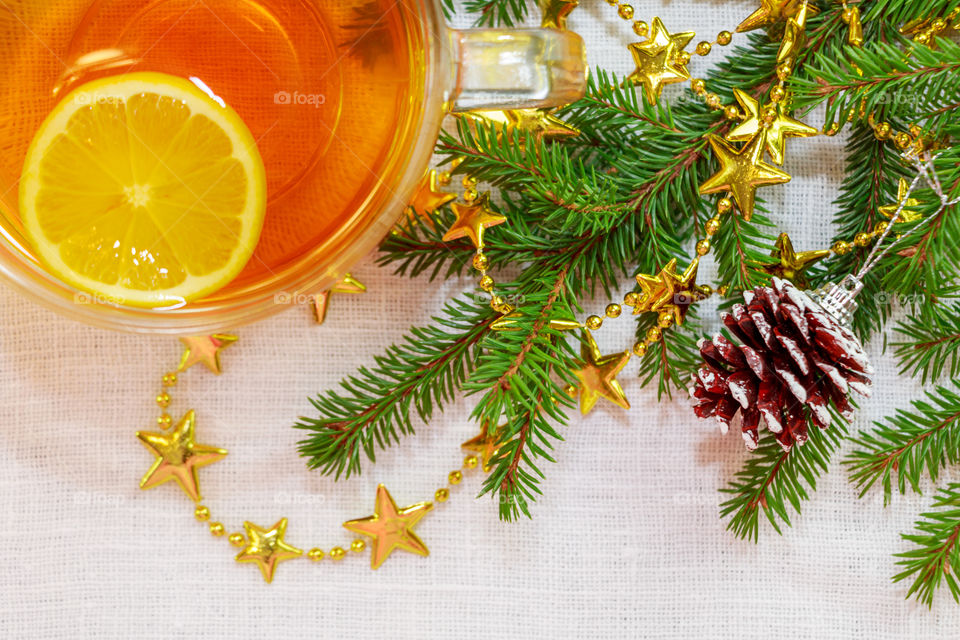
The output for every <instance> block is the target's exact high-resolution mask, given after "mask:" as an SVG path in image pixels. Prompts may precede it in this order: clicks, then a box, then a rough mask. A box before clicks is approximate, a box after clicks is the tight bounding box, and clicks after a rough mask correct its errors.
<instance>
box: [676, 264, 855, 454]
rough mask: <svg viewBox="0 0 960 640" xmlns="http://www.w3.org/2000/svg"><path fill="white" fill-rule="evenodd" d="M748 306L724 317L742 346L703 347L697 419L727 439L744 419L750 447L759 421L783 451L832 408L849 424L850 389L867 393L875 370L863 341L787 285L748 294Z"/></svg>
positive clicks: (717, 342)
mask: <svg viewBox="0 0 960 640" xmlns="http://www.w3.org/2000/svg"><path fill="white" fill-rule="evenodd" d="M743 301H744V303H743V304H736V305H734V306H733V310H732V313H724V314H723V315H722V316H721V318H722V320H723V324H724V325H725V326H726V328H727V329H728V330H729V332H730V333H731V334H732V335H733V336H734V337H735V338H736V339H737V340H738V341H739V342H740V344H736V343H734V342H732V341H731V340H728V339H727V338H726V337H724V336H722V335H716V336H714V338H713V340H709V341H708V340H701V342H700V344H699V347H700V355H702V356H703V359H704V361H705V362H704V365H703V366H702V367H700V370H699V371H698V373H697V379H696V382H695V383H694V388H693V390H692V395H693V397H694V398H695V406H694V411H695V412H696V414H697V415H698V416H699V417H701V418H706V417H708V416H715V417H716V419H717V421H719V422H720V426H721V430H722V431H723V432H724V433H725V432H726V431H727V428H728V427H729V426H730V424H731V422H732V421H733V419H734V418H735V417H736V415H737V414H738V413H739V414H740V418H741V421H740V429H741V431H742V433H743V440H744V442H745V443H746V445H747V448H748V449H755V448H756V447H757V442H758V440H759V428H760V421H761V419H762V420H763V422H765V423H766V425H767V429H769V430H770V431H771V432H772V433H773V434H774V435H775V436H776V438H777V441H778V442H779V443H780V446H782V447H783V448H784V450H789V449H790V448H791V447H792V446H793V444H794V443H795V442H798V443H801V444H802V443H803V442H804V441H805V440H806V439H807V423H808V421H812V422H813V424H815V425H816V426H818V427H820V428H822V429H826V428H827V427H829V426H830V423H831V421H832V415H831V412H830V405H832V406H833V407H834V408H835V409H836V410H837V411H838V412H839V413H840V414H841V415H842V416H843V417H844V418H845V419H848V420H849V418H850V417H851V415H852V412H853V409H852V407H851V406H850V402H849V401H848V398H849V396H850V393H851V391H855V392H857V393H858V394H860V395H862V396H864V397H869V395H870V377H869V376H870V374H872V373H873V368H872V367H871V366H870V362H869V360H868V358H867V355H866V353H864V351H863V346H862V345H861V343H860V340H858V339H857V337H856V336H855V335H853V334H852V333H851V332H850V331H849V330H848V329H846V328H845V327H844V326H843V325H842V324H840V323H839V322H838V321H837V320H836V319H835V318H834V317H833V316H831V315H829V314H828V313H827V312H825V311H824V310H823V308H822V307H821V306H820V305H819V304H817V303H816V302H814V301H813V299H811V298H810V297H808V296H807V294H805V293H804V292H802V291H800V290H799V289H797V288H796V287H795V286H794V285H793V284H791V283H790V282H788V281H786V280H781V279H779V278H773V282H772V286H770V287H757V288H756V289H754V290H753V291H745V292H744V294H743Z"/></svg>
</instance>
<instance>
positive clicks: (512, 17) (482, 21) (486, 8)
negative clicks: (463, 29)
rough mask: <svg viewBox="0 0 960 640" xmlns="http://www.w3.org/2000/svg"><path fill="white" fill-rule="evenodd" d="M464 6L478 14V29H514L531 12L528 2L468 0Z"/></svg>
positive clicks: (519, 0)
mask: <svg viewBox="0 0 960 640" xmlns="http://www.w3.org/2000/svg"><path fill="white" fill-rule="evenodd" d="M463 6H464V8H465V9H466V11H467V13H475V14H477V18H476V20H475V21H474V25H476V26H478V27H512V26H514V25H516V24H517V23H518V22H523V20H524V19H525V18H526V17H527V12H528V10H529V7H528V3H527V0H466V2H464V5H463Z"/></svg>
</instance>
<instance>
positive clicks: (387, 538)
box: [343, 484, 433, 569]
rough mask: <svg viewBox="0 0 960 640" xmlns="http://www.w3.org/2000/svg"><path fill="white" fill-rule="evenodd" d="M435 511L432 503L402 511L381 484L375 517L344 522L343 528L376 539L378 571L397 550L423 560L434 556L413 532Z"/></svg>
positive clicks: (372, 552)
mask: <svg viewBox="0 0 960 640" xmlns="http://www.w3.org/2000/svg"><path fill="white" fill-rule="evenodd" d="M432 508H433V505H432V504H431V503H429V502H419V503H417V504H414V505H411V506H409V507H404V508H403V509H398V508H397V503H396V502H394V501H393V498H392V497H390V492H389V491H387V488H386V487H385V486H383V485H382V484H381V485H379V486H378V487H377V504H376V506H375V507H374V510H373V515H372V516H369V517H367V518H361V519H359V520H350V521H348V522H344V523H343V526H344V527H345V528H346V529H349V530H350V531H353V532H354V533H359V534H360V535H364V536H367V537H369V538H372V540H373V542H372V544H371V545H370V546H371V550H370V567H371V568H372V569H377V568H379V567H380V565H382V564H383V562H384V560H386V559H387V558H388V557H390V554H391V553H393V551H394V549H403V550H404V551H409V552H410V553H416V554H417V555H421V556H427V555H430V551H429V550H427V546H426V545H425V544H423V541H422V540H420V538H418V537H417V534H415V533H414V532H413V527H414V526H416V524H417V523H418V522H420V519H421V518H423V516H425V515H427V512H428V511H430V510H431V509H432Z"/></svg>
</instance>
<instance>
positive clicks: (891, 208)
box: [877, 178, 923, 224]
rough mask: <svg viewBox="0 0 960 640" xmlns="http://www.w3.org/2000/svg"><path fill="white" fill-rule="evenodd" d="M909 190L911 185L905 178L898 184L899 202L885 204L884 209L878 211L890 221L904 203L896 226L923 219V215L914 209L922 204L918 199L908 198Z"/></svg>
mask: <svg viewBox="0 0 960 640" xmlns="http://www.w3.org/2000/svg"><path fill="white" fill-rule="evenodd" d="M909 189H910V184H909V183H908V182H907V181H906V180H905V179H904V178H900V182H899V183H897V201H896V202H894V203H893V204H885V205H883V206H882V207H878V208H877V210H878V211H879V212H880V214H881V215H882V216H883V217H885V218H886V219H888V220H890V219H891V218H893V215H894V214H895V213H896V212H897V209H898V208H899V207H900V203H901V202H903V209H901V210H900V215H899V216H898V217H897V221H896V222H895V223H894V224H909V223H911V222H916V221H917V220H920V219H921V218H923V214H922V213H920V212H919V211H917V210H916V209H914V207H916V206H917V205H919V204H920V201H919V200H917V199H916V198H907V191H908V190H909ZM904 198H906V201H904Z"/></svg>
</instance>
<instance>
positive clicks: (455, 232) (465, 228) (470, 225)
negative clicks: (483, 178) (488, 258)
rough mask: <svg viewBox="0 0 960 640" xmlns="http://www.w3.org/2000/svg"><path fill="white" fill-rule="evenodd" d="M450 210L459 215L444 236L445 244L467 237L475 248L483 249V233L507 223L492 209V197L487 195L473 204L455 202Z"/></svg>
mask: <svg viewBox="0 0 960 640" xmlns="http://www.w3.org/2000/svg"><path fill="white" fill-rule="evenodd" d="M450 208H451V209H453V212H454V213H455V214H456V215H457V220H456V222H454V223H453V226H451V227H450V229H448V230H447V232H446V233H445V234H444V236H443V241H444V242H450V241H451V240H456V239H457V238H463V237H464V236H466V237H468V238H470V241H471V242H472V243H473V246H474V247H476V248H477V249H482V248H483V247H484V246H485V245H484V244H483V232H484V231H485V230H486V229H489V228H490V227H495V226H497V225H498V224H503V223H504V222H506V221H507V219H506V218H505V217H503V216H501V215H499V214H497V213H494V212H493V211H492V210H491V209H490V195H489V194H486V193H485V194H483V195H481V196H480V197H479V198H477V199H476V200H473V201H472V202H466V203H462V204H461V203H459V202H455V203H453V204H452V205H450Z"/></svg>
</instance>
